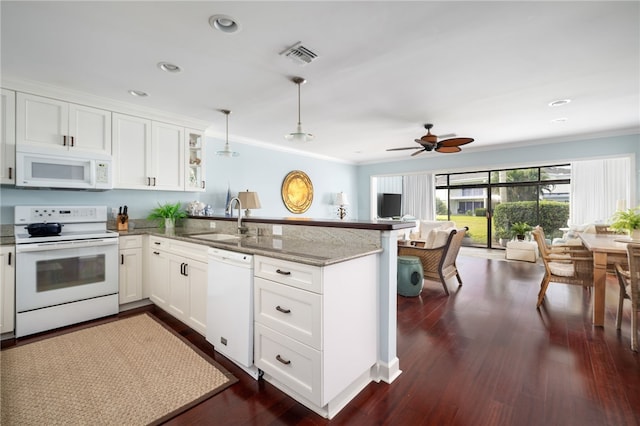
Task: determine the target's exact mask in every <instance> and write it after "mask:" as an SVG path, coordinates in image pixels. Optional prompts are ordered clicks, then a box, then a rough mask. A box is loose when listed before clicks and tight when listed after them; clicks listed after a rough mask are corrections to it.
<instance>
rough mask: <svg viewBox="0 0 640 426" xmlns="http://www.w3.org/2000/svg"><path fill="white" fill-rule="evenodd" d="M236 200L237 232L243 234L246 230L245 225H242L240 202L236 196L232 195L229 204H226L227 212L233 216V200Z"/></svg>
mask: <svg viewBox="0 0 640 426" xmlns="http://www.w3.org/2000/svg"><path fill="white" fill-rule="evenodd" d="M234 201H236V202H237V207H238V234H244V233H245V232H246V231H247V227H246V226H242V202H241V201H240V199H239V198H238V197H233V198H232V199H231V200H229V205H228V206H227V213H229V214H230V215H231V216H232V217H233V202H234Z"/></svg>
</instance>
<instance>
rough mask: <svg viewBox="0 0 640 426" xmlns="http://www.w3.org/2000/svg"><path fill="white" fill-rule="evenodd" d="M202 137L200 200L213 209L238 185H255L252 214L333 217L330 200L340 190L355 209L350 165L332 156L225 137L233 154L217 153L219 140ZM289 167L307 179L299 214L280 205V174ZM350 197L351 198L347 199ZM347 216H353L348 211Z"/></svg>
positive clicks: (218, 208)
mask: <svg viewBox="0 0 640 426" xmlns="http://www.w3.org/2000/svg"><path fill="white" fill-rule="evenodd" d="M205 140H206V143H207V192H206V194H202V196H201V197H200V200H201V201H202V202H204V203H207V204H211V206H212V207H213V208H214V211H215V213H216V214H218V213H222V212H223V210H224V205H225V200H226V196H227V187H230V188H231V194H232V195H235V194H237V193H238V192H240V191H246V190H247V189H248V190H249V191H255V192H257V193H258V196H259V197H260V204H262V208H261V209H260V210H255V211H253V212H252V213H253V215H254V216H256V217H276V218H280V217H292V216H295V217H306V218H316V219H337V218H338V217H337V215H336V207H335V206H333V202H334V200H335V197H336V194H337V193H338V192H340V191H343V192H345V193H346V194H347V196H348V197H349V199H350V200H349V201H350V206H349V209H348V210H351V211H354V212H357V211H358V209H357V207H358V206H357V205H356V204H355V202H354V201H355V199H356V198H357V197H356V194H355V192H356V166H355V165H352V164H346V163H341V162H335V161H328V160H323V159H318V158H313V157H307V156H303V155H298V154H294V153H290V152H281V151H275V150H271V149H267V148H263V147H259V146H254V145H247V144H241V143H236V142H233V141H230V142H229V143H230V145H231V149H232V150H235V151H237V152H239V153H240V156H239V157H235V158H226V157H218V156H216V155H215V151H217V150H221V149H222V147H223V141H221V140H216V139H211V138H206V139H205ZM293 170H302V171H303V172H305V173H306V174H307V175H308V176H309V178H310V179H311V182H312V184H313V203H312V204H311V207H310V208H309V210H307V211H306V212H305V213H303V214H293V213H291V212H290V211H289V210H287V208H286V207H285V205H284V203H283V201H282V196H281V188H282V181H283V180H284V178H285V176H286V175H287V174H288V173H289V172H291V171H293ZM352 200H353V201H352ZM348 217H349V218H353V217H352V215H351V214H350V213H349V216H348Z"/></svg>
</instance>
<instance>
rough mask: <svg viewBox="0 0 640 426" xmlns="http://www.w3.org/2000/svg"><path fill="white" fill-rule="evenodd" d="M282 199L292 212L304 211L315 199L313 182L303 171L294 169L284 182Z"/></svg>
mask: <svg viewBox="0 0 640 426" xmlns="http://www.w3.org/2000/svg"><path fill="white" fill-rule="evenodd" d="M282 201H283V202H284V205H285V206H286V207H287V209H288V210H289V211H290V212H291V213H304V212H306V211H307V210H309V207H311V202H312V201H313V184H312V183H311V179H309V176H307V174H306V173H305V172H303V171H300V170H294V171H292V172H289V174H288V175H287V176H286V177H285V178H284V181H283V182H282Z"/></svg>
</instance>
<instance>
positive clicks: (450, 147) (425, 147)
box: [387, 124, 473, 157]
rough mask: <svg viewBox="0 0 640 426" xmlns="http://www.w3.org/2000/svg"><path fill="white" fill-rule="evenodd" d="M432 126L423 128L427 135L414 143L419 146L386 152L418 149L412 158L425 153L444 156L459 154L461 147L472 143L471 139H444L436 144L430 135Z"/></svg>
mask: <svg viewBox="0 0 640 426" xmlns="http://www.w3.org/2000/svg"><path fill="white" fill-rule="evenodd" d="M432 127H433V124H425V125H424V128H425V129H427V134H426V135H424V136H423V137H421V138H420V139H415V142H417V143H419V144H420V146H411V147H405V148H389V149H387V151H403V150H405V149H418V150H419V151H416V152H414V153H413V154H411V156H412V157H414V156H416V155H418V154H420V153H422V152H424V151H427V152H430V151H436V152H441V153H444V154H450V153H454V152H460V151H462V149H461V148H460V146H461V145H466V144H468V143H471V142H473V138H455V137H454V138H450V139H445V140H442V141H439V142H438V136H436V135H434V134H432V133H431V128H432Z"/></svg>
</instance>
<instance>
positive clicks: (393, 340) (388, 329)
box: [377, 231, 402, 383]
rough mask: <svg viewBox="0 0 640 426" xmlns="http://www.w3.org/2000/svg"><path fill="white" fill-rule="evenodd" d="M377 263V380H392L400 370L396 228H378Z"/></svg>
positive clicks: (389, 381)
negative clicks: (378, 251)
mask: <svg viewBox="0 0 640 426" xmlns="http://www.w3.org/2000/svg"><path fill="white" fill-rule="evenodd" d="M380 239H381V245H382V249H383V252H382V253H381V254H380V264H379V278H378V280H379V287H378V288H379V300H378V306H379V312H378V315H379V316H378V364H377V368H378V371H377V374H378V379H379V380H383V381H385V382H387V383H391V382H393V381H394V380H395V379H396V378H397V377H398V376H399V375H400V373H402V371H401V370H400V360H399V359H398V356H397V354H396V345H397V311H398V309H397V287H398V283H397V280H398V275H397V274H398V231H382V232H381V234H380Z"/></svg>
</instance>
